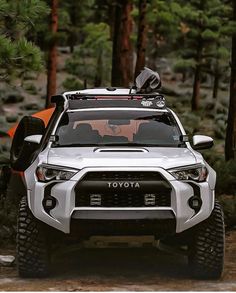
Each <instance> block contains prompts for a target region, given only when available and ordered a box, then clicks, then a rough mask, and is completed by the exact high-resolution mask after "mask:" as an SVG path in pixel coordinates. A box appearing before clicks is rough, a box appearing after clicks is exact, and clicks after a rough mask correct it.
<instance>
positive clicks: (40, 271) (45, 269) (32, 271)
mask: <svg viewBox="0 0 236 293" xmlns="http://www.w3.org/2000/svg"><path fill="white" fill-rule="evenodd" d="M45 230H46V229H45V226H44V225H43V223H41V222H39V221H38V220H37V219H36V218H35V217H34V216H33V214H32V213H31V211H30V210H29V208H28V204H27V199H26V197H23V198H22V199H21V202H20V206H19V214H18V223H17V256H18V272H19V276H20V277H24V278H42V277H46V276H47V275H48V274H49V250H50V246H49V243H48V240H47V233H46V231H45Z"/></svg>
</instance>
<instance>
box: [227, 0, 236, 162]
mask: <svg viewBox="0 0 236 293" xmlns="http://www.w3.org/2000/svg"><path fill="white" fill-rule="evenodd" d="M232 4H233V21H234V22H236V1H235V0H232ZM225 159H226V160H230V159H234V160H235V159H236V29H235V30H234V32H233V36H232V51H231V80H230V103H229V113H228V123H227V130H226V141H225Z"/></svg>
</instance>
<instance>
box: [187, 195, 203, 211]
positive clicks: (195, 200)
mask: <svg viewBox="0 0 236 293" xmlns="http://www.w3.org/2000/svg"><path fill="white" fill-rule="evenodd" d="M188 204H189V206H190V208H191V209H193V210H195V211H196V210H200V208H201V206H202V200H201V198H199V197H197V196H192V197H190V199H189V200H188Z"/></svg>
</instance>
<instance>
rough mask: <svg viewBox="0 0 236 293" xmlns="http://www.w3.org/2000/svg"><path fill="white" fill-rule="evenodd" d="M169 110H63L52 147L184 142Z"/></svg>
mask: <svg viewBox="0 0 236 293" xmlns="http://www.w3.org/2000/svg"><path fill="white" fill-rule="evenodd" d="M180 136H181V132H180V130H179V127H178V125H177V123H176V121H175V119H174V117H173V115H172V114H171V113H168V112H161V111H159V112H158V111H145V110H135V109H128V110H125V109H112V110H111V109H109V110H86V111H74V112H65V113H64V114H63V116H62V118H61V121H60V123H59V125H58V128H57V130H56V134H55V141H54V142H53V145H52V146H53V147H67V146H72V147H73V146H112V145H114V146H119V145H127V146H129V145H140V146H166V147H178V146H183V145H185V144H184V143H182V142H181V141H180Z"/></svg>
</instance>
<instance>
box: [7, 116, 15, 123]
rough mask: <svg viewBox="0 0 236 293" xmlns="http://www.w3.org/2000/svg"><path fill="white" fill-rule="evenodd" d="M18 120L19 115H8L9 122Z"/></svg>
mask: <svg viewBox="0 0 236 293" xmlns="http://www.w3.org/2000/svg"><path fill="white" fill-rule="evenodd" d="M17 120H18V115H11V116H7V117H6V121H7V122H8V123H15V122H17Z"/></svg>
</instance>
